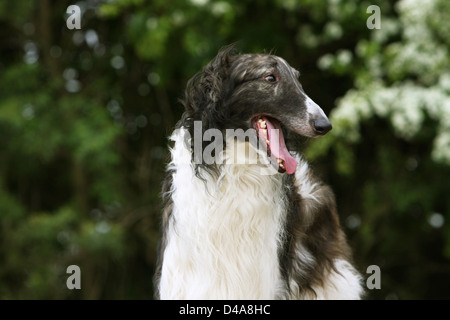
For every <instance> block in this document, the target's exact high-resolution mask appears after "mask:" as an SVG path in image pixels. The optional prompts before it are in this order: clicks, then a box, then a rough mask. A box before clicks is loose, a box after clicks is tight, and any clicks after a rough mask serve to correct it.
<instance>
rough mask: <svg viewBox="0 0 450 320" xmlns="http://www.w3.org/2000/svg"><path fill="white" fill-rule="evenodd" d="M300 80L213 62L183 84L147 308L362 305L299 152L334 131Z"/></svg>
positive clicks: (270, 64)
mask: <svg viewBox="0 0 450 320" xmlns="http://www.w3.org/2000/svg"><path fill="white" fill-rule="evenodd" d="M298 77H299V72H298V71H297V70H295V69H294V68H292V67H291V66H289V64H288V63H287V62H286V61H285V60H284V59H282V58H280V57H277V56H274V55H271V54H236V53H235V51H234V49H233V48H232V47H228V48H225V49H223V50H221V51H220V52H219V53H218V55H217V56H216V57H215V59H213V60H212V61H211V62H210V63H209V64H208V65H206V66H205V67H204V68H203V70H202V71H201V72H199V73H198V74H196V75H195V76H194V77H193V78H192V79H190V80H189V82H188V84H187V88H186V92H185V98H184V100H183V104H184V107H185V112H184V114H183V116H182V118H181V120H180V121H179V122H178V124H177V127H176V130H175V131H174V133H173V134H172V136H171V140H172V141H173V147H172V149H171V162H170V164H169V165H168V168H167V176H166V179H165V182H164V185H163V192H162V197H163V200H164V210H163V219H162V232H161V241H160V244H159V248H158V263H157V268H156V273H155V277H154V283H155V297H156V298H160V299H359V298H361V295H362V292H363V290H362V285H361V276H360V275H359V273H358V272H357V271H356V269H355V268H354V267H353V266H352V264H351V251H350V248H349V246H348V244H347V242H346V239H345V235H344V233H343V231H342V230H341V228H340V225H339V218H338V214H337V211H336V205H335V199H334V195H333V193H332V191H331V190H330V188H329V187H328V186H326V185H324V184H323V183H322V182H321V181H319V180H318V179H317V178H316V177H315V176H314V175H313V173H312V171H311V169H310V167H309V166H308V163H307V162H306V161H305V160H304V159H303V158H302V157H301V156H300V154H299V153H298V150H295V143H293V142H294V140H295V138H296V137H297V138H298V135H302V136H306V137H318V136H322V135H324V134H326V133H327V132H328V131H329V130H331V124H330V122H329V120H328V118H327V117H326V115H325V113H324V112H323V111H322V109H321V108H320V107H319V106H318V105H317V104H316V103H315V102H314V101H313V100H312V99H310V98H309V97H308V96H307V95H306V94H305V92H304V90H303V88H302V85H301V84H300V82H299V80H298Z"/></svg>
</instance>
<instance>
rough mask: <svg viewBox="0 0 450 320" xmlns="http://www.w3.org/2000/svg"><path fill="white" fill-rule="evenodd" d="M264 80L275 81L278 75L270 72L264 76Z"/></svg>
mask: <svg viewBox="0 0 450 320" xmlns="http://www.w3.org/2000/svg"><path fill="white" fill-rule="evenodd" d="M264 80H266V81H269V82H275V81H277V77H275V76H274V75H273V74H269V75H267V76H265V77H264Z"/></svg>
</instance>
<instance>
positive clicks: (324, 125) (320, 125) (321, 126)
mask: <svg viewBox="0 0 450 320" xmlns="http://www.w3.org/2000/svg"><path fill="white" fill-rule="evenodd" d="M331 129H332V126H331V123H330V121H329V120H328V119H327V118H320V119H317V120H314V131H315V132H316V134H318V135H324V134H326V133H327V132H328V131H330V130H331Z"/></svg>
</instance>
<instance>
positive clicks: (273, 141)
mask: <svg viewBox="0 0 450 320" xmlns="http://www.w3.org/2000/svg"><path fill="white" fill-rule="evenodd" d="M262 119H263V120H264V121H265V122H266V125H267V131H268V136H269V141H270V146H269V147H270V151H271V157H272V158H273V157H275V158H280V159H283V160H284V167H285V169H286V172H287V173H288V174H293V173H294V172H295V169H297V161H296V160H295V159H294V158H293V157H292V156H291V154H290V153H289V151H288V149H287V148H286V144H285V142H284V136H283V131H282V130H281V127H280V124H279V123H278V121H273V122H270V121H269V120H268V119H267V118H266V117H262ZM274 129H276V130H274ZM275 161H276V159H275Z"/></svg>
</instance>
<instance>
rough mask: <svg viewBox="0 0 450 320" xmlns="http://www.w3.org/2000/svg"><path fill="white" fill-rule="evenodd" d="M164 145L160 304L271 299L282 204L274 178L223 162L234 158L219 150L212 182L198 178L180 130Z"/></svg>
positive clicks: (255, 167) (276, 280)
mask: <svg viewBox="0 0 450 320" xmlns="http://www.w3.org/2000/svg"><path fill="white" fill-rule="evenodd" d="M172 140H174V141H175V146H174V148H173V149H172V150H171V152H172V162H171V164H170V166H169V169H170V170H171V171H172V172H173V181H172V190H171V193H172V200H173V216H172V217H173V219H172V220H171V222H170V224H169V231H168V233H167V234H168V239H167V241H168V242H167V247H166V250H165V253H164V265H163V270H162V277H161V283H162V284H164V283H165V284H167V285H162V288H164V290H163V291H162V292H161V298H169V299H170V298H177V299H179V298H187V297H189V298H190V299H224V298H230V297H231V298H234V299H274V298H276V297H277V296H278V293H279V292H280V291H281V286H282V281H281V276H280V271H279V270H280V268H279V262H278V250H279V248H280V244H281V241H282V237H283V234H282V230H283V226H284V221H285V212H286V210H285V206H286V201H287V199H285V196H284V194H286V192H283V188H284V187H283V183H282V175H281V174H278V173H275V174H261V168H262V167H261V165H260V164H257V163H254V164H242V163H241V162H239V161H238V162H237V163H236V162H235V161H230V159H231V157H234V156H235V154H234V153H233V152H225V154H226V155H225V162H224V164H223V165H222V166H220V177H219V178H214V177H213V176H210V175H205V176H204V177H205V178H204V179H200V178H198V177H197V176H196V175H195V170H194V166H193V164H192V163H191V159H192V156H191V152H190V150H189V148H187V147H186V145H185V143H184V134H183V130H181V131H179V132H178V133H176V134H174V135H173V136H172ZM241 143H244V142H241ZM244 144H245V143H244ZM227 145H229V144H227ZM241 147H243V148H246V146H242V145H241ZM225 151H227V150H225ZM228 151H229V150H228ZM234 160H236V159H234ZM200 170H201V168H200Z"/></svg>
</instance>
